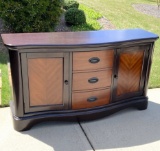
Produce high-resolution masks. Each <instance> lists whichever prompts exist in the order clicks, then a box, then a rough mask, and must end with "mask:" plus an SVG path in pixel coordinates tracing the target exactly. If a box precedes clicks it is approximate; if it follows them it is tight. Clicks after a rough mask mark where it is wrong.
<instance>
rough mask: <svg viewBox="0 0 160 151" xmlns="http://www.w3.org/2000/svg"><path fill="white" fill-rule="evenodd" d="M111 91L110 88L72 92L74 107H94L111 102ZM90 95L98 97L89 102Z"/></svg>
mask: <svg viewBox="0 0 160 151" xmlns="http://www.w3.org/2000/svg"><path fill="white" fill-rule="evenodd" d="M110 93H111V92H110V89H104V90H99V91H92V92H79V93H72V109H84V108H93V107H96V106H102V105H105V104H109V101H110ZM90 97H97V100H96V101H95V102H88V101H87V99H88V98H90Z"/></svg>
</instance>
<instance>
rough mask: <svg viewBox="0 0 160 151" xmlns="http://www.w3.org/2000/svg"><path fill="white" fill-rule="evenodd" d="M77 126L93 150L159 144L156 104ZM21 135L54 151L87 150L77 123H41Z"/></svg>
mask: <svg viewBox="0 0 160 151" xmlns="http://www.w3.org/2000/svg"><path fill="white" fill-rule="evenodd" d="M81 125H82V127H83V130H84V131H85V133H86V134H87V137H88V138H89V140H90V142H91V144H92V145H93V147H94V149H95V150H96V149H97V150H98V149H113V148H123V147H133V146H138V145H144V144H148V143H152V142H155V141H159V140H160V104H157V103H154V102H149V107H148V109H147V110H143V111H138V110H136V109H135V108H133V109H132V108H129V109H126V110H123V111H120V112H117V113H115V114H113V115H111V116H108V117H105V118H103V119H99V120H95V121H90V122H81ZM22 133H23V134H25V135H30V136H32V137H34V138H36V139H38V140H39V141H42V142H43V143H46V144H48V145H49V146H51V147H53V148H54V150H55V151H64V150H65V151H75V150H76V151H79V150H91V147H90V144H89V142H88V141H87V139H86V138H85V135H84V133H83V131H82V130H81V128H80V126H79V124H77V123H63V122H47V123H41V124H39V125H37V126H34V127H33V128H32V129H31V130H29V131H26V132H22ZM84 141H85V142H86V144H85V143H84ZM83 145H84V146H83Z"/></svg>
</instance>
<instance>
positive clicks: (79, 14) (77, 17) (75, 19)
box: [65, 8, 86, 25]
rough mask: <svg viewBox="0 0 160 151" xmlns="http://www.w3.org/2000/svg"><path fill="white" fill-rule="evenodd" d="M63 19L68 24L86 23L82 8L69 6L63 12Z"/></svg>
mask: <svg viewBox="0 0 160 151" xmlns="http://www.w3.org/2000/svg"><path fill="white" fill-rule="evenodd" d="M65 21H66V23H67V24H69V25H81V24H84V23H86V16H85V13H84V11H83V10H79V9H77V8H70V9H69V10H67V11H66V12H65Z"/></svg>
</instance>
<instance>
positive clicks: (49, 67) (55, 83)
mask: <svg viewBox="0 0 160 151" xmlns="http://www.w3.org/2000/svg"><path fill="white" fill-rule="evenodd" d="M21 62H22V77H23V96H24V106H25V113H28V112H37V111H49V110H52V111H53V110H64V109H68V107H69V85H70V83H69V53H22V54H21Z"/></svg>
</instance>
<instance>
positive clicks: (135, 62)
mask: <svg viewBox="0 0 160 151" xmlns="http://www.w3.org/2000/svg"><path fill="white" fill-rule="evenodd" d="M146 51H147V47H145V46H138V47H130V48H124V49H119V50H118V51H117V57H118V59H117V67H118V68H117V71H116V72H117V73H116V75H115V81H116V82H115V88H116V90H115V94H114V95H115V101H118V100H122V99H127V98H130V97H134V96H140V95H142V93H143V87H144V80H145V79H144V78H145V72H146V71H145V69H146V65H145V58H146V57H147V53H146Z"/></svg>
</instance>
